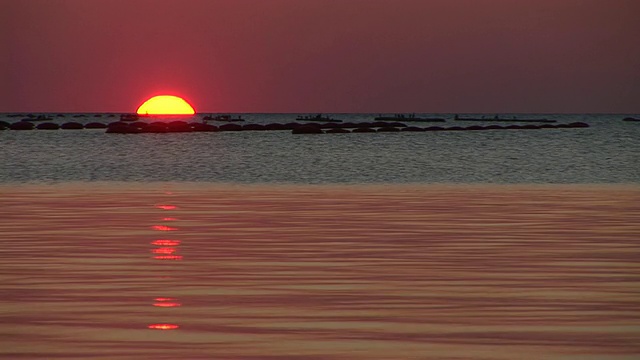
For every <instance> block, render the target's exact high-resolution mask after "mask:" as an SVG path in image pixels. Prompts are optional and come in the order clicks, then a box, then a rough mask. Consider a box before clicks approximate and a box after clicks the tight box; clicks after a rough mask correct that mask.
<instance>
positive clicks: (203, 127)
mask: <svg viewBox="0 0 640 360" xmlns="http://www.w3.org/2000/svg"><path fill="white" fill-rule="evenodd" d="M190 125H191V128H192V129H193V131H199V132H215V131H219V129H218V127H217V126H215V125H211V124H203V123H191V124H190Z"/></svg>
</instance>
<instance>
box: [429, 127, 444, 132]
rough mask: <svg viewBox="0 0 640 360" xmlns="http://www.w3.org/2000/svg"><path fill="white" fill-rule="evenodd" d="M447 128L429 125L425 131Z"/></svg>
mask: <svg viewBox="0 0 640 360" xmlns="http://www.w3.org/2000/svg"><path fill="white" fill-rule="evenodd" d="M442 130H445V128H443V127H442V126H429V127H426V128H424V131H442Z"/></svg>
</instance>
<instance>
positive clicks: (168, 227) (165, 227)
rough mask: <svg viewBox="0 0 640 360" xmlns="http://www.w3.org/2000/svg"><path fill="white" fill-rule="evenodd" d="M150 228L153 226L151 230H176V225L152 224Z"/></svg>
mask: <svg viewBox="0 0 640 360" xmlns="http://www.w3.org/2000/svg"><path fill="white" fill-rule="evenodd" d="M151 228H153V230H158V231H177V230H178V228H177V227H171V226H166V225H153V226H152V227H151Z"/></svg>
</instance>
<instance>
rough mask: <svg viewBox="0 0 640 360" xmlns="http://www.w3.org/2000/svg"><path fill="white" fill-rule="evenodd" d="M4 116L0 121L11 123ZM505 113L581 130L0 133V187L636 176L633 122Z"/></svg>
mask: <svg viewBox="0 0 640 360" xmlns="http://www.w3.org/2000/svg"><path fill="white" fill-rule="evenodd" d="M376 115H377V114H332V115H331V116H333V117H334V118H337V119H343V120H344V121H345V122H346V121H348V122H359V121H372V120H373V117H374V116H376ZM6 116H7V114H5V116H4V118H2V117H0V120H5V121H17V119H19V118H7V117H6ZM202 116H203V115H197V116H195V117H193V118H190V119H185V120H199V119H200V118H201V117H202ZM296 116H297V115H296V114H243V117H244V118H245V119H246V121H245V123H257V124H268V123H273V122H279V123H288V122H293V121H295V118H296ZM417 116H435V117H445V118H447V119H448V120H447V122H446V123H444V124H440V123H435V124H434V123H422V124H421V123H415V124H414V123H408V124H409V125H417V126H423V127H426V126H431V125H438V126H469V125H476V124H480V125H486V124H491V123H482V122H480V123H477V122H462V121H454V120H452V118H453V116H452V115H442V114H417ZM468 116H474V115H473V114H471V115H468ZM475 116H478V117H479V116H483V115H475ZM512 116H517V117H520V118H523V117H524V118H542V117H544V118H549V119H555V120H558V123H570V122H575V121H582V122H586V123H588V124H589V125H590V126H591V127H589V128H578V129H541V130H490V131H449V132H420V133H413V132H401V133H373V134H369V133H365V134H323V135H320V136H312V135H293V134H291V132H290V131H242V132H220V133H173V134H137V135H121V134H105V133H104V130H80V131H73V130H58V131H44V130H40V131H1V132H0V151H1V152H2V156H3V158H4V161H2V162H1V163H0V182H5V183H6V182H67V181H135V182H140V181H143V182H144V181H196V182H214V183H296V184H345V183H349V184H371V183H391V184H396V183H496V184H503V183H506V184H521V183H537V184H545V183H558V184H574V183H637V182H638V181H639V180H640V165H639V164H640V155H639V154H640V123H637V122H635V123H634V122H624V121H622V118H623V117H624V116H627V115H589V114H574V115H562V114H547V115H544V114H530V115H522V114H501V117H503V118H510V117H512ZM487 117H488V118H490V117H492V116H487ZM636 117H637V116H636ZM54 119H55V122H58V123H63V122H66V121H78V122H82V123H87V122H92V121H102V122H104V123H108V122H110V121H115V120H116V119H117V118H107V117H106V115H103V116H102V117H100V118H96V117H95V116H94V115H90V114H85V116H84V117H80V118H77V117H73V114H66V116H65V117H64V118H58V117H54ZM219 124H220V123H219ZM501 124H502V125H504V123H501Z"/></svg>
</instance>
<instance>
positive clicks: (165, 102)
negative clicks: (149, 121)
mask: <svg viewBox="0 0 640 360" xmlns="http://www.w3.org/2000/svg"><path fill="white" fill-rule="evenodd" d="M137 113H138V115H193V114H195V113H196V111H195V110H194V109H193V106H191V105H189V103H188V102H187V101H186V100H185V99H183V98H181V97H178V96H173V95H158V96H154V97H152V98H151V99H149V100H147V101H145V102H144V103H143V104H142V105H140V107H139V108H138V111H137Z"/></svg>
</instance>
